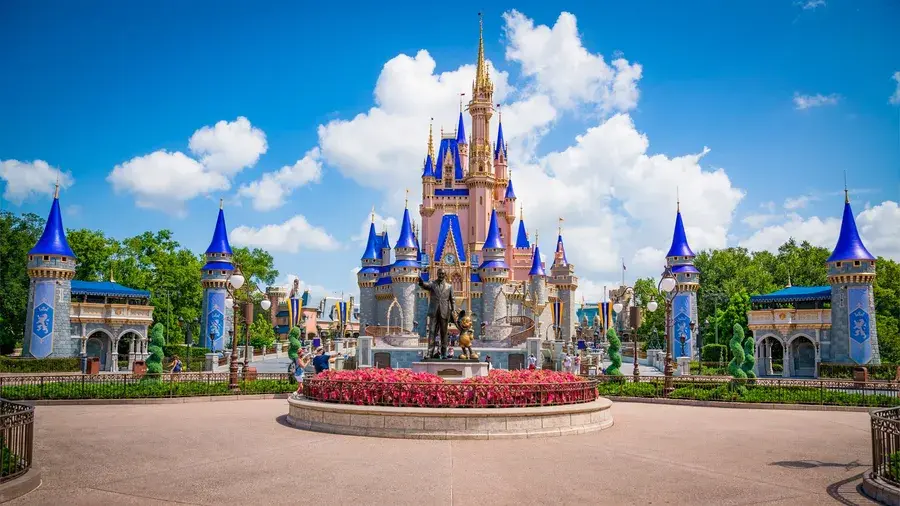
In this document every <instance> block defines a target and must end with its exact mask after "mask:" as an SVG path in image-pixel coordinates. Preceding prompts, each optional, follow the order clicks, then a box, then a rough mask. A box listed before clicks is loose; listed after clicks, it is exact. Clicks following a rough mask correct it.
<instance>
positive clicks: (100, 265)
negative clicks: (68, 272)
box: [66, 228, 121, 281]
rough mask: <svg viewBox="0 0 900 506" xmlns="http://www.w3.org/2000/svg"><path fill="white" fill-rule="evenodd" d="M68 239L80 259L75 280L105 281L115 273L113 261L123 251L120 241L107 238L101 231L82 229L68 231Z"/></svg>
mask: <svg viewBox="0 0 900 506" xmlns="http://www.w3.org/2000/svg"><path fill="white" fill-rule="evenodd" d="M66 239H68V241H69V246H70V247H71V248H72V251H74V252H75V256H76V257H78V264H77V266H76V267H75V279H80V280H82V281H105V280H108V279H110V276H111V275H112V274H114V273H113V268H112V267H113V266H112V263H113V262H112V259H113V258H114V257H115V255H116V253H117V252H118V251H119V250H120V249H121V245H120V244H119V241H117V240H115V239H113V238H111V237H106V235H104V234H103V232H101V231H99V230H89V229H86V228H80V229H77V230H68V231H67V232H66Z"/></svg>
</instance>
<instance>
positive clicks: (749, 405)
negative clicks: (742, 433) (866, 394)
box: [604, 395, 877, 413]
mask: <svg viewBox="0 0 900 506" xmlns="http://www.w3.org/2000/svg"><path fill="white" fill-rule="evenodd" d="M604 397H606V398H607V399H609V400H611V401H614V402H639V403H643V404H674V405H680V406H698V407H704V408H734V409H781V410H785V411H851V412H859V413H868V412H869V410H870V409H874V408H877V406H871V407H866V406H827V405H820V404H767V403H755V402H725V401H698V400H694V399H664V398H661V397H619V396H615V395H606V396H604Z"/></svg>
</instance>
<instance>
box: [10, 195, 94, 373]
mask: <svg viewBox="0 0 900 506" xmlns="http://www.w3.org/2000/svg"><path fill="white" fill-rule="evenodd" d="M74 277H75V253H74V252H73V251H72V248H70V247H69V242H68V241H67V240H66V229H65V227H63V222H62V213H60V210H59V184H57V185H56V191H55V193H54V195H53V204H52V205H51V206H50V214H49V215H48V216H47V223H46V225H45V226H44V233H43V234H41V237H40V239H38V242H37V244H35V245H34V247H33V248H31V251H29V252H28V278H29V288H28V307H27V310H26V311H27V312H26V313H25V314H26V320H25V321H26V323H25V325H26V327H25V339H24V340H23V343H22V353H23V355H25V356H29V355H30V356H32V357H35V358H46V357H50V356H53V357H72V356H76V355H77V354H78V353H79V349H80V352H81V354H82V356H84V352H85V350H84V349H83V348H81V347H80V346H79V344H78V340H74V339H71V332H70V327H69V312H70V306H71V303H72V278H74ZM82 342H83V340H82Z"/></svg>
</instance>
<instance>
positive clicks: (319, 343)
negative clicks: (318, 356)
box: [312, 337, 322, 350]
mask: <svg viewBox="0 0 900 506" xmlns="http://www.w3.org/2000/svg"><path fill="white" fill-rule="evenodd" d="M319 346H322V340H321V339H319V338H318V337H314V338H313V343H312V347H313V349H314V350H315V349H316V348H318V347H319Z"/></svg>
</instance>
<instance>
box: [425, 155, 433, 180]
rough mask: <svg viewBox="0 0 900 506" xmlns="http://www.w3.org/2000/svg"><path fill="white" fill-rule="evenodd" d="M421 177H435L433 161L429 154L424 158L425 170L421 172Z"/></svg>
mask: <svg viewBox="0 0 900 506" xmlns="http://www.w3.org/2000/svg"><path fill="white" fill-rule="evenodd" d="M422 177H435V175H434V160H432V159H431V155H430V154H429V155H428V156H426V157H425V170H423V171H422Z"/></svg>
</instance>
